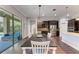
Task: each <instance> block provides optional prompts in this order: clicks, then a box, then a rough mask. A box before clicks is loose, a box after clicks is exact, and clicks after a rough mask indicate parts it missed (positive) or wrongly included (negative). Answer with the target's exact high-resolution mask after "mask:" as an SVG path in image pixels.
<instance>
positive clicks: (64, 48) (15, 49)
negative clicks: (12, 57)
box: [2, 38, 79, 54]
mask: <svg viewBox="0 0 79 59" xmlns="http://www.w3.org/2000/svg"><path fill="white" fill-rule="evenodd" d="M57 39H58V38H57ZM24 41H25V40H22V41H19V42H18V43H16V44H15V45H14V46H12V47H10V48H9V49H7V50H6V51H4V52H3V53H2V54H22V49H21V47H20V46H21V44H22V43H23V42H24ZM56 43H57V45H58V47H57V50H56V54H79V51H77V50H75V49H74V48H72V47H70V46H69V45H67V44H65V43H64V42H62V41H58V40H56ZM29 52H30V51H29ZM49 53H51V50H49Z"/></svg>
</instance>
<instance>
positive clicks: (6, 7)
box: [0, 5, 28, 38]
mask: <svg viewBox="0 0 79 59" xmlns="http://www.w3.org/2000/svg"><path fill="white" fill-rule="evenodd" d="M0 9H4V10H6V11H9V12H10V13H9V14H11V13H12V14H14V15H16V16H17V17H19V18H20V19H21V21H22V38H25V37H26V36H27V35H28V30H27V28H28V27H27V26H28V24H27V23H28V22H27V21H28V20H27V19H26V17H25V16H24V15H22V14H21V13H20V12H19V11H18V10H16V9H15V8H13V7H12V6H10V5H0Z"/></svg>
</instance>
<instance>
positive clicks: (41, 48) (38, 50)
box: [31, 41, 50, 54]
mask: <svg viewBox="0 0 79 59" xmlns="http://www.w3.org/2000/svg"><path fill="white" fill-rule="evenodd" d="M49 44H50V41H45V42H37V41H31V45H32V53H33V54H47V53H48V47H49Z"/></svg>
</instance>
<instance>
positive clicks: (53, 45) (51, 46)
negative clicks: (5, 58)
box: [21, 36, 57, 54]
mask: <svg viewBox="0 0 79 59" xmlns="http://www.w3.org/2000/svg"><path fill="white" fill-rule="evenodd" d="M53 39H54V38H48V37H44V36H40V37H38V36H31V37H30V38H28V39H26V41H25V42H24V43H23V44H22V45H21V48H22V50H23V54H26V49H32V46H31V41H37V42H43V41H50V44H49V49H52V50H53V51H52V53H54V54H55V53H56V49H57V45H56V43H55V41H53Z"/></svg>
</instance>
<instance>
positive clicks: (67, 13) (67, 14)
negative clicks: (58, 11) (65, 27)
mask: <svg viewBox="0 0 79 59" xmlns="http://www.w3.org/2000/svg"><path fill="white" fill-rule="evenodd" d="M68 9H69V7H66V16H67V18H69V16H70V15H69V12H68Z"/></svg>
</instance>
